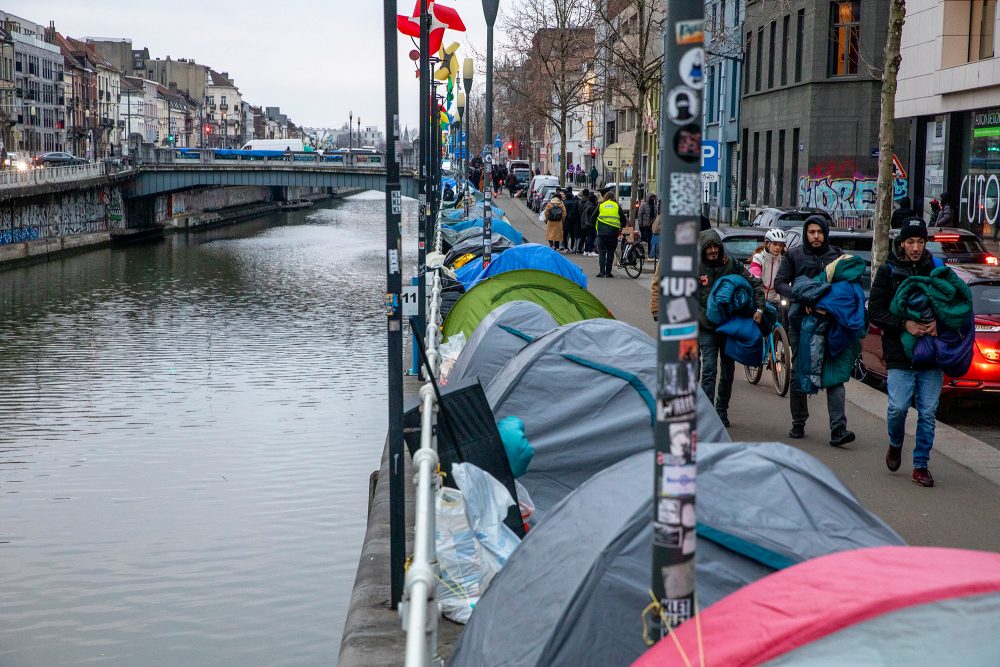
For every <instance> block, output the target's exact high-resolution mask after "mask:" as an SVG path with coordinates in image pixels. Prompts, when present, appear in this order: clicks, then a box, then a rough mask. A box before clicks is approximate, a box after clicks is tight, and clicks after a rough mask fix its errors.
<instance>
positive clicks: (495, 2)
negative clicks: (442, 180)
mask: <svg viewBox="0 0 1000 667" xmlns="http://www.w3.org/2000/svg"><path fill="white" fill-rule="evenodd" d="M499 8H500V0H483V14H484V15H485V17H486V151H487V152H486V164H485V165H484V167H483V186H484V187H483V268H484V269H485V268H486V267H487V266H489V265H490V262H491V261H492V247H493V246H492V244H493V241H492V233H493V206H492V198H493V24H494V23H496V20H497V10H498V9H499ZM487 169H488V170H489V171H488V172H487ZM487 180H488V181H490V182H489V183H488V184H487V182H486V181H487Z"/></svg>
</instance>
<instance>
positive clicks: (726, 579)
mask: <svg viewBox="0 0 1000 667" xmlns="http://www.w3.org/2000/svg"><path fill="white" fill-rule="evenodd" d="M450 224H451V222H450V221H448V220H447V219H445V220H443V221H442V233H446V232H445V230H446V229H448V228H449V225H450ZM462 224H464V222H462ZM474 228H475V226H474V225H467V226H466V227H465V228H464V229H462V230H461V232H462V233H465V232H467V231H468V230H469V229H474ZM494 233H495V234H496V233H497V226H496V223H494ZM512 236H513V235H512ZM456 238H457V237H456ZM468 238H472V237H467V239H468ZM504 238H506V239H507V240H508V241H509V242H510V245H509V246H508V247H505V248H503V249H502V250H501V251H500V253H499V254H498V256H497V257H496V258H495V259H494V260H493V263H492V264H491V265H490V267H488V268H487V269H486V270H483V269H482V267H481V261H477V262H474V264H477V265H479V271H478V273H477V274H476V275H475V277H473V278H471V279H468V277H467V276H468V275H470V274H471V271H470V272H469V274H466V280H460V281H456V282H458V284H459V285H461V293H460V296H459V298H458V299H457V300H456V301H455V302H454V304H453V305H452V306H451V308H450V312H449V313H448V315H447V317H446V319H445V320H444V323H443V330H444V335H445V337H446V339H448V338H450V337H452V336H456V335H459V334H462V335H463V336H464V337H465V339H466V342H465V345H464V347H463V348H462V350H461V352H460V354H459V355H458V358H457V360H456V362H455V364H454V366H453V367H452V369H451V371H450V374H449V376H448V379H447V384H446V385H445V386H444V387H443V390H444V391H445V392H447V391H448V390H449V389H450V388H452V387H464V386H468V384H469V383H478V384H480V385H481V386H482V387H483V390H484V392H485V398H486V401H487V402H488V405H489V410H490V411H492V422H494V423H495V422H499V421H501V420H503V419H504V418H506V417H511V416H514V417H518V418H519V419H520V420H521V421H522V422H523V424H524V434H525V436H526V437H527V439H528V441H529V442H530V444H531V446H532V447H533V448H534V457H533V458H532V460H531V462H530V465H529V466H528V468H527V472H525V473H524V474H523V475H522V476H521V477H520V478H519V479H518V482H520V484H521V485H522V486H523V488H524V489H526V491H527V492H528V494H530V497H531V500H532V501H533V503H534V507H535V516H536V518H537V519H538V523H537V525H536V526H535V527H534V528H533V529H532V530H531V531H530V532H529V533H528V534H527V535H526V537H525V538H524V540H523V542H521V544H520V546H518V547H517V549H516V550H515V551H514V552H513V554H512V555H511V556H510V558H509V560H508V561H507V563H506V565H505V566H504V567H503V569H502V570H501V571H500V572H499V573H498V574H497V575H496V576H495V577H494V578H493V580H492V582H491V583H490V584H489V587H488V588H487V590H486V592H485V594H484V595H483V596H482V598H481V599H480V600H479V602H478V604H476V606H475V609H474V611H473V612H472V615H471V618H470V619H469V622H468V624H467V626H466V627H465V628H464V631H463V633H462V635H461V638H460V640H459V641H458V643H457V645H456V646H455V647H454V651H453V653H452V655H451V658H450V660H449V664H451V665H483V664H489V665H624V664H629V663H632V662H633V661H637V664H643V665H653V664H657V665H664V664H685V663H687V664H706V663H707V662H711V663H712V664H727V665H728V664H759V663H761V662H765V661H767V660H772V661H775V664H786V663H787V664H791V663H792V662H794V663H795V664H799V663H800V662H803V663H806V664H830V663H843V662H847V661H850V662H864V663H866V664H869V663H871V664H902V661H897V660H896V657H897V656H904V655H910V654H912V653H913V652H914V647H919V648H920V649H921V650H929V649H931V647H929V646H928V643H927V642H926V641H924V640H923V639H918V640H914V641H911V640H912V639H913V632H914V631H916V630H917V628H920V630H919V633H920V636H921V637H922V636H923V633H924V632H927V631H928V628H931V627H933V628H934V630H933V634H934V636H935V637H936V639H935V641H938V642H940V643H939V644H938V645H936V646H934V647H933V649H932V652H931V653H930V655H937V656H941V659H939V660H936V662H950V663H952V664H959V663H961V664H994V662H995V660H996V656H998V655H1000V633H997V632H996V631H995V628H996V627H998V626H997V625H996V621H997V620H1000V556H998V555H994V554H981V553H976V552H966V551H960V550H948V549H919V548H914V547H906V546H905V544H904V542H903V540H902V539H901V538H900V537H899V535H897V534H896V533H895V532H894V531H893V530H892V529H891V528H890V527H889V526H888V525H887V524H885V523H884V522H883V521H882V520H881V519H879V518H878V517H877V516H875V515H874V514H872V513H871V512H869V511H868V510H867V509H865V508H864V507H863V506H862V505H861V503H860V502H859V501H858V500H857V498H855V496H854V495H853V494H852V493H851V491H850V490H849V489H848V488H847V487H846V486H844V484H842V483H841V482H840V480H838V479H837V478H836V476H835V475H834V474H833V473H832V472H831V471H830V470H829V469H828V468H826V467H825V466H824V465H823V464H822V463H820V462H819V461H817V460H816V459H815V458H813V457H812V456H810V455H808V454H806V453H804V452H802V451H800V450H798V449H795V448H792V447H789V446H787V445H784V444H781V443H732V442H730V438H729V435H728V433H727V432H726V430H725V428H724V427H723V425H722V423H721V422H720V421H719V419H718V417H717V415H716V413H715V411H714V409H713V408H712V405H711V404H710V403H709V401H708V400H707V398H706V397H705V395H704V393H702V392H701V390H700V388H698V389H697V391H698V395H699V400H698V432H697V440H698V498H697V500H698V506H697V524H696V534H697V544H698V546H697V551H696V574H695V576H696V594H697V597H698V604H699V606H700V610H701V613H700V614H699V616H698V618H697V621H698V623H699V624H700V630H697V629H696V628H694V626H693V624H692V622H689V623H688V624H685V625H684V626H682V627H681V628H680V629H679V630H678V632H677V636H678V637H679V638H680V640H681V641H680V643H674V642H673V641H672V640H665V641H661V642H660V643H658V644H656V645H655V646H653V647H652V648H651V649H650V648H649V647H648V646H647V643H646V641H645V640H644V626H643V618H642V615H641V612H642V610H643V608H644V607H646V606H647V604H648V603H649V589H650V579H651V562H652V540H653V521H652V519H653V515H654V497H653V493H651V491H652V487H653V469H654V452H653V448H654V440H653V437H654V426H655V422H656V396H655V392H656V380H657V370H656V359H657V349H656V342H655V341H654V340H653V339H652V338H650V337H649V336H648V335H647V334H645V333H644V332H642V331H641V330H639V329H637V328H635V327H633V326H631V325H629V324H627V323H625V322H621V321H618V320H615V319H614V317H613V315H612V314H611V312H610V311H609V310H608V308H607V307H606V306H605V305H604V304H602V303H601V302H600V301H599V300H598V299H597V298H596V297H595V296H594V295H592V294H591V293H590V292H588V291H587V289H586V278H585V277H584V276H583V274H582V272H580V271H579V268H578V267H576V266H575V265H573V264H572V263H570V262H569V261H567V260H566V259H565V258H564V257H562V256H561V255H560V254H559V253H557V252H555V251H553V250H551V249H549V248H547V247H544V246H539V245H534V244H525V243H523V242H514V239H512V238H510V237H509V236H505V237H504ZM467 239H466V240H467ZM521 241H523V238H521ZM480 242H481V236H480ZM458 243H459V244H460V243H462V241H459V242H458ZM454 247H456V246H453V247H452V250H454ZM469 261H472V260H469ZM468 263H469V262H465V263H464V264H463V266H465V265H468ZM567 265H569V266H567ZM571 267H572V268H571ZM458 268H459V270H461V268H462V267H458ZM695 381H696V380H695ZM925 568H926V569H925ZM958 570H961V572H958ZM945 571H947V573H946V572H945ZM886 578H888V579H890V580H892V581H893V582H894V585H892V586H882V585H881V582H882V581H883V580H884V579H886ZM904 582H905V585H898V584H900V583H904ZM785 605H787V607H786V606H785ZM824 608H825V609H824ZM784 609H787V610H789V612H788V613H787V614H784V613H783V611H782V610H784ZM950 609H959V610H960V611H961V612H963V613H961V614H960V616H958V617H951V616H949V613H950V612H949V610H950ZM821 610H823V611H821ZM956 618H960V619H961V621H959V620H956ZM765 620H766V622H765ZM911 623H912V625H909V626H908V625H907V624H911ZM688 626H691V627H688ZM907 628H908V629H907ZM904 629H907V630H906V631H904ZM893 632H895V634H893ZM699 633H701V634H702V635H703V637H702V638H703V640H704V642H703V653H702V652H701V650H700V649H699V644H698V642H697V638H698V636H699ZM972 635H975V640H974V641H973V640H971V639H970V638H971V637H972ZM859 647H863V649H862V648H859ZM880 647H882V648H880ZM883 649H884V650H883ZM856 651H861V652H860V653H856ZM921 655H928V654H926V653H925V654H921ZM987 657H989V658H992V661H991V660H986V659H985V658H987ZM792 658H794V659H792ZM856 658H857V659H856ZM947 658H951V659H947ZM782 661H784V662H782ZM910 662H914V661H913V660H910ZM916 662H918V663H919V662H921V661H920V660H916ZM924 662H926V661H924ZM932 662H934V661H932Z"/></svg>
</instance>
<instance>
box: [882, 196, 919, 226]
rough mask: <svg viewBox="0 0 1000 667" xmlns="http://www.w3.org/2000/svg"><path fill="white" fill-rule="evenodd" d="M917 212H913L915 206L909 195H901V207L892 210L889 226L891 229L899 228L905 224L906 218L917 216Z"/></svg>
mask: <svg viewBox="0 0 1000 667" xmlns="http://www.w3.org/2000/svg"><path fill="white" fill-rule="evenodd" d="M915 215H916V214H914V212H913V207H912V206H911V205H910V198H909V197H900V199H899V208H897V209H896V210H895V211H893V212H892V217H891V218H889V227H890V228H891V229H899V228H900V227H902V226H903V221H904V220H909V219H910V218H912V217H915Z"/></svg>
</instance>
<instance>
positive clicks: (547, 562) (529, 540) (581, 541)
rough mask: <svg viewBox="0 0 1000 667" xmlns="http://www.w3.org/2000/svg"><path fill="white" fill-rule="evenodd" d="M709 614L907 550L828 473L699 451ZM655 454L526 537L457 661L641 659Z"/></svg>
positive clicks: (780, 450)
mask: <svg viewBox="0 0 1000 667" xmlns="http://www.w3.org/2000/svg"><path fill="white" fill-rule="evenodd" d="M698 457H699V458H698V504H697V519H698V529H697V531H698V538H699V539H698V550H697V552H696V595H697V597H698V602H699V605H700V606H701V608H702V609H704V608H705V607H707V606H709V605H711V604H713V603H714V602H716V601H718V600H719V599H721V598H722V597H724V596H726V595H728V594H729V593H731V592H733V591H735V590H736V589H738V588H740V587H742V586H745V585H746V584H749V583H751V582H753V581H755V580H757V579H759V578H761V577H764V576H766V575H767V574H770V573H771V572H773V571H775V568H780V567H786V566H788V565H792V564H794V563H798V562H802V561H804V560H807V559H810V558H814V557H817V556H820V555H823V554H828V553H832V552H835V551H844V550H848V549H856V548H862V547H870V546H879V545H887V544H892V545H899V544H903V541H902V539H900V537H899V536H898V535H896V533H894V532H893V531H892V529H890V528H889V527H888V526H887V525H886V524H885V523H883V522H882V521H881V520H880V519H879V518H878V517H876V516H875V515H873V514H871V513H870V512H868V511H867V510H866V509H865V508H864V507H862V506H861V504H860V503H859V502H858V500H857V499H856V498H855V497H854V495H853V494H851V492H850V491H849V490H848V489H847V488H846V487H845V486H844V485H843V484H842V483H841V482H840V481H839V480H838V479H837V478H836V477H835V476H834V475H833V473H832V472H830V470H829V469H828V468H826V466H824V465H823V464H822V463H820V462H819V461H817V460H816V459H814V458H813V457H812V456H809V455H808V454H806V453H804V452H802V451H800V450H797V449H794V448H792V447H788V446H786V445H782V444H779V443H767V444H756V443H728V444H706V443H699V444H698ZM652 487H653V453H652V452H651V451H647V452H641V453H639V454H636V455H634V456H632V457H630V458H628V459H626V460H624V461H622V462H620V463H619V464H617V465H616V466H614V467H612V468H610V469H608V470H606V471H604V472H602V473H600V474H598V475H595V476H594V477H593V478H592V479H590V480H589V481H588V482H587V483H586V484H584V485H583V486H581V487H580V488H579V489H577V490H576V491H575V492H573V493H572V494H570V495H569V496H567V497H566V498H565V500H563V502H561V503H559V504H558V505H557V506H556V507H555V508H553V509H552V510H551V511H550V512H549V514H548V516H547V517H546V518H545V520H544V521H542V522H541V523H539V524H538V526H537V527H536V528H535V529H534V530H533V531H531V532H530V533H529V534H528V536H527V537H526V538H525V540H524V542H523V543H522V544H521V546H520V547H518V548H517V550H516V551H515V552H514V554H513V555H512V556H511V558H510V559H509V560H508V561H507V564H506V566H504V569H503V570H501V572H500V574H498V575H497V576H496V578H495V579H493V581H492V583H491V584H490V587H489V589H487V591H486V594H485V595H484V596H483V598H482V599H481V600H480V601H479V603H478V604H477V605H476V609H475V612H474V613H473V614H472V618H471V619H470V620H469V624H468V625H467V626H466V627H465V630H464V632H463V634H462V637H461V640H460V642H459V644H458V645H457V647H456V649H455V651H454V653H453V656H452V659H451V662H450V664H451V665H453V666H461V665H483V664H489V665H497V666H498V665H609V666H610V665H627V664H629V663H631V662H632V661H633V660H635V659H636V658H638V657H639V656H640V655H641V654H642V653H643V652H645V650H646V646H645V644H644V643H643V639H642V622H641V619H640V611H641V610H642V609H643V608H644V607H645V606H646V604H648V603H649V595H648V593H647V591H648V590H649V588H650V577H651V572H650V567H651V562H652V536H653V529H652V516H653V498H652V494H651V493H650V491H651V489H652Z"/></svg>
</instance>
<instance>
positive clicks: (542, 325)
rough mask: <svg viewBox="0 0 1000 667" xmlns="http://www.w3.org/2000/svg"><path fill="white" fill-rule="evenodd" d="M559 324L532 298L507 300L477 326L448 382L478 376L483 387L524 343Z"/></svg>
mask: <svg viewBox="0 0 1000 667" xmlns="http://www.w3.org/2000/svg"><path fill="white" fill-rule="evenodd" d="M558 326H559V324H558V323H557V322H556V321H555V319H553V317H552V315H550V314H549V311H547V310H545V309H544V308H542V307H541V306H539V305H538V304H536V303H532V302H530V301H508V302H507V303H504V304H501V305H499V306H497V307H496V308H495V309H493V311H492V312H490V314H489V315H487V316H486V317H484V318H483V319H482V321H481V322H480V323H479V325H478V326H476V330H475V331H473V332H472V335H471V336H469V340H468V342H466V344H465V347H464V348H463V349H462V353H461V354H459V355H458V360H457V361H456V362H455V366H454V367H453V368H452V370H451V374H450V375H449V376H448V382H457V381H460V380H465V379H469V378H473V377H475V378H478V379H479V382H480V384H482V385H483V386H484V387H485V386H486V385H487V384H489V382H490V380H492V379H493V377H494V376H495V375H496V374H497V371H499V370H500V369H501V368H502V367H503V365H504V364H506V363H507V362H508V361H509V360H510V359H511V358H512V357H513V356H514V355H515V354H517V353H518V352H520V351H521V349H522V348H524V346H525V345H527V344H528V343H530V342H531V341H533V340H534V339H536V338H538V337H539V336H541V335H542V334H546V333H548V332H549V331H551V330H552V329H555V328H556V327H558Z"/></svg>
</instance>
